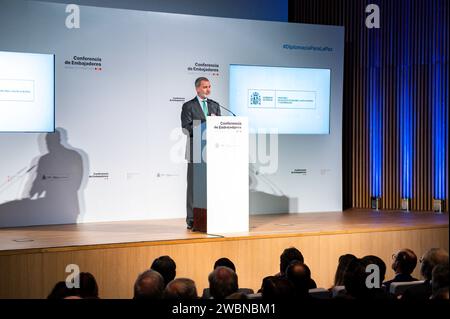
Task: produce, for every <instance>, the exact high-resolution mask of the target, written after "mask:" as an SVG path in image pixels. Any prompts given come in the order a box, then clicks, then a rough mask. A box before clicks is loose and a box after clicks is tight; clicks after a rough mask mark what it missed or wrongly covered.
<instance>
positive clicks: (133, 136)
mask: <svg viewBox="0 0 450 319" xmlns="http://www.w3.org/2000/svg"><path fill="white" fill-rule="evenodd" d="M0 6H1V10H0V40H1V41H0V50H2V51H17V52H34V53H53V54H55V63H56V65H55V69H56V126H57V127H59V128H60V129H59V131H60V132H61V142H58V140H57V139H56V140H55V139H52V138H51V136H47V135H46V134H36V133H15V134H11V133H0V154H1V155H0V227H5V226H21V225H37V224H59V223H71V222H80V223H83V222H94V221H118V220H140V219H159V218H181V217H184V216H185V189H186V164H185V162H184V160H183V158H184V145H185V144H184V143H185V141H184V139H182V138H181V134H180V128H179V127H180V112H181V105H182V103H183V100H188V99H191V98H192V97H194V95H195V91H194V87H193V81H194V79H195V78H197V77H198V76H207V77H209V78H210V80H211V83H212V89H213V91H212V95H211V98H213V99H214V100H216V101H219V102H220V103H221V104H222V105H225V106H227V105H228V99H229V92H228V85H229V83H228V72H229V70H228V66H229V64H251V65H275V66H287V67H316V68H329V69H331V106H330V108H331V111H330V112H331V113H330V134H329V135H280V136H278V156H276V157H272V158H271V162H270V165H267V164H261V163H258V162H257V163H256V164H251V167H250V169H251V171H252V172H253V173H251V174H250V177H249V181H250V182H249V191H250V211H251V213H278V212H283V213H284V212H291V213H301V212H315V211H339V210H341V209H342V176H341V166H342V163H341V157H342V154H341V149H342V147H341V142H342V141H341V140H342V135H341V131H342V79H343V43H344V38H343V36H344V30H343V28H342V27H335V26H319V25H304V24H289V23H283V22H263V21H254V20H238V19H228V18H212V17H201V16H190V15H179V14H168V13H156V12H143V11H132V10H121V9H106V8H95V7H86V6H81V7H80V8H81V12H80V14H81V15H80V16H81V25H80V28H79V29H68V28H66V26H65V20H66V16H67V15H68V14H67V13H66V12H65V5H62V4H50V3H39V2H17V1H10V0H0ZM286 44H288V45H297V46H306V47H311V46H314V47H315V48H327V49H324V50H312V49H307V50H301V49H292V47H291V49H288V48H286ZM75 57H87V58H99V59H101V66H99V67H97V69H96V67H93V66H79V65H73V64H71V63H72V62H73V61H74V60H75V61H76V59H78V58H75ZM196 63H198V64H202V63H205V64H212V65H218V67H212V68H213V69H218V70H213V71H208V70H207V71H204V70H191V69H189V68H190V67H194V66H195V64H196ZM100 68H101V69H100ZM253 137H255V136H254V135H253ZM254 140H256V138H255V139H254ZM259 145H262V144H259ZM47 153H48V154H47ZM44 154H47V155H46V157H45V158H43V159H42V160H41V161H40V162H39V159H40V158H42V156H43V155H44ZM274 165H275V166H274ZM273 167H275V168H276V169H275V170H274V169H272V168H273ZM264 168H266V170H264ZM267 168H269V169H267ZM77 172H79V174H78V175H81V176H75V177H74V175H76V174H77ZM42 174H43V175H44V176H46V178H44V179H42V178H41V177H39V178H36V176H42ZM74 179H77V181H78V179H79V181H80V182H79V183H78V182H74ZM77 183H78V184H77ZM36 189H40V190H45V192H40V193H39V192H36V194H34V193H35V192H34V190H36ZM30 190H32V191H31V192H30ZM32 195H33V196H34V197H31V196H32Z"/></svg>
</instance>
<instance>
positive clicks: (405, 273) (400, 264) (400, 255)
mask: <svg viewBox="0 0 450 319" xmlns="http://www.w3.org/2000/svg"><path fill="white" fill-rule="evenodd" d="M392 258H393V260H394V261H393V263H392V270H394V271H395V277H394V278H393V279H391V280H388V281H385V282H384V283H383V285H384V286H385V287H386V288H385V289H386V291H387V292H389V290H390V287H391V283H393V282H410V281H417V280H418V279H416V278H414V277H413V276H411V274H412V272H413V271H414V268H416V265H417V256H416V254H415V253H414V252H413V251H412V250H411V249H407V248H405V249H401V250H400V251H399V252H397V253H396V254H394V255H392Z"/></svg>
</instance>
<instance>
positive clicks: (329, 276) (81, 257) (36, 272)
mask: <svg viewBox="0 0 450 319" xmlns="http://www.w3.org/2000/svg"><path fill="white" fill-rule="evenodd" d="M448 235H449V233H448V214H435V213H431V212H415V213H405V212H397V211H379V212H377V211H370V210H359V209H352V210H347V211H344V212H323V213H308V214H305V213H303V214H277V215H252V216H250V230H249V231H248V232H245V233H236V234H226V235H225V234H202V233H196V232H191V231H189V230H187V229H186V227H185V223H184V219H170V220H150V221H127V222H109V223H89V224H74V225H54V226H34V227H23V228H7V229H0V298H45V297H46V296H47V295H48V293H49V292H50V290H51V288H52V287H53V285H54V284H55V283H56V282H57V281H60V280H64V279H65V277H66V276H67V275H68V273H65V269H66V266H67V265H69V264H76V265H78V266H79V267H80V270H81V271H88V272H91V273H93V274H94V276H95V277H96V279H97V281H98V284H99V289H100V296H101V297H102V298H131V297H132V291H133V283H134V280H135V279H136V277H137V275H138V274H139V273H140V272H142V271H144V270H145V269H146V268H148V267H149V266H150V264H151V262H152V261H153V259H154V258H156V257H158V256H160V255H170V256H171V257H172V258H173V259H174V260H175V262H176V263H177V277H188V278H192V279H194V280H195V282H196V284H197V289H198V292H199V293H200V294H201V291H202V290H203V288H205V287H207V285H208V280H207V278H208V274H209V272H210V271H211V270H212V267H213V263H214V261H215V260H216V259H217V258H220V257H224V256H225V257H228V258H230V259H231V260H233V262H234V263H235V265H236V268H237V274H238V277H239V286H240V287H249V288H253V289H254V290H257V289H259V287H260V284H261V280H262V279H263V278H264V277H265V276H268V275H271V274H275V273H277V272H278V271H279V255H280V253H281V252H282V251H283V249H284V248H286V247H289V246H295V247H297V248H298V249H300V250H301V252H302V253H303V255H304V257H305V263H306V264H308V266H309V267H310V268H311V272H312V276H313V278H314V279H315V280H316V282H317V285H318V287H323V288H328V287H329V286H331V285H332V282H333V277H334V272H335V270H336V266H337V261H338V258H339V256H340V255H342V254H345V253H352V254H355V255H356V256H358V257H362V256H364V255H368V254H373V255H377V256H379V257H381V258H382V259H383V260H384V261H385V263H386V265H387V268H388V271H387V274H386V277H387V278H390V277H391V276H393V272H392V270H391V269H390V264H391V256H392V254H393V253H395V252H396V250H398V249H400V248H411V249H413V250H414V251H415V252H416V254H417V255H418V257H420V255H421V254H423V253H424V252H425V251H426V250H427V249H429V248H432V247H442V248H445V249H447V250H448V247H449V245H448V242H449V238H448ZM414 274H415V276H416V277H420V275H419V272H418V267H417V268H416V271H415V273H414Z"/></svg>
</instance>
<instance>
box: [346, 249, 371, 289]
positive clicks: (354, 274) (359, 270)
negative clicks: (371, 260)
mask: <svg viewBox="0 0 450 319" xmlns="http://www.w3.org/2000/svg"><path fill="white" fill-rule="evenodd" d="M366 278H367V273H366V263H365V262H364V261H363V260H362V259H359V258H357V259H354V260H352V261H351V262H350V263H349V264H348V267H347V270H346V272H345V274H344V286H345V290H346V291H347V294H348V295H350V296H351V297H354V298H359V297H365V296H367V293H368V290H369V289H368V288H367V286H366Z"/></svg>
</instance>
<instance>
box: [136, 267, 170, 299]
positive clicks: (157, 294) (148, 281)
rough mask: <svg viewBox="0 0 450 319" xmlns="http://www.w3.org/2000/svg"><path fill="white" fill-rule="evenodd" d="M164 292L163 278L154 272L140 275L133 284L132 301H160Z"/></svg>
mask: <svg viewBox="0 0 450 319" xmlns="http://www.w3.org/2000/svg"><path fill="white" fill-rule="evenodd" d="M163 290H164V278H163V277H162V276H161V274H160V273H159V272H157V271H154V270H151V269H150V270H147V271H144V272H143V273H142V274H140V275H139V276H138V277H137V279H136V282H135V283H134V299H161V297H162V293H163Z"/></svg>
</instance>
